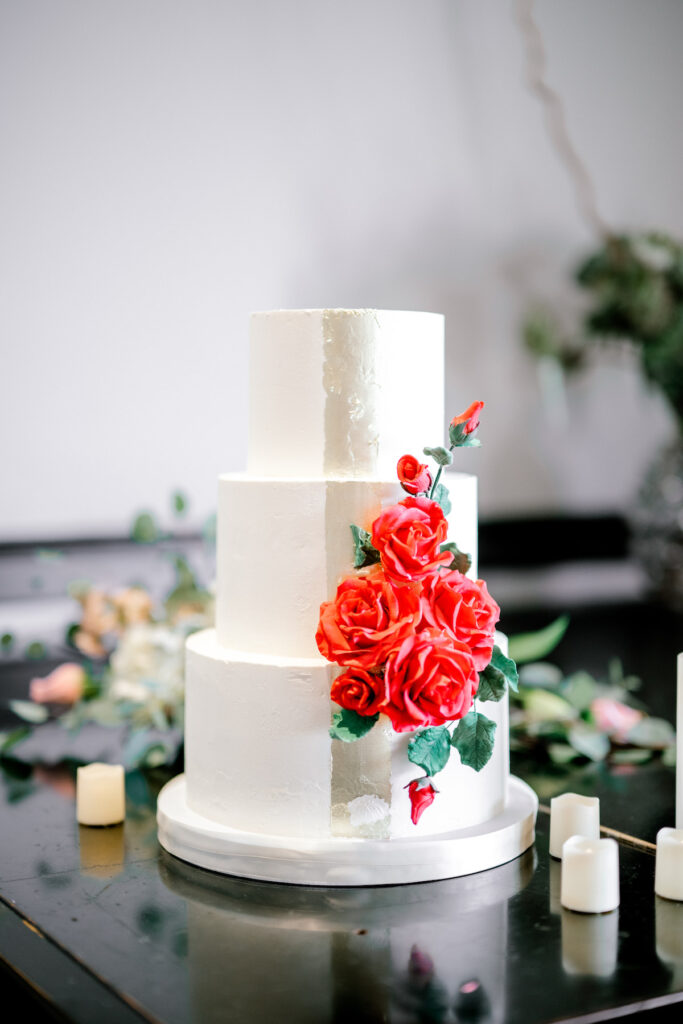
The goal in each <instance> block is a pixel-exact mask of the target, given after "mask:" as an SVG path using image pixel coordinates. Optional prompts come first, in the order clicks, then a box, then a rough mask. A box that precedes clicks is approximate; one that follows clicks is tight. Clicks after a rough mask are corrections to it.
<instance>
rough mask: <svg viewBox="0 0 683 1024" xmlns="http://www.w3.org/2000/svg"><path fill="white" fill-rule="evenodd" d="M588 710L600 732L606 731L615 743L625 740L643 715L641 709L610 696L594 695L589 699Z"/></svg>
mask: <svg viewBox="0 0 683 1024" xmlns="http://www.w3.org/2000/svg"><path fill="white" fill-rule="evenodd" d="M590 712H591V715H592V716H593V721H594V722H595V724H596V726H597V727H598V729H599V730H600V732H605V733H607V735H608V736H611V737H612V738H613V739H614V740H616V741H617V743H624V742H626V738H627V734H628V733H629V731H630V730H631V729H632V728H633V726H634V725H637V724H638V722H639V721H640V720H641V718H642V717H643V713H642V711H638V710H637V709H636V708H630V707H629V706H628V704H622V702H621V701H619V700H613V699H612V698H611V697H596V698H595V700H593V701H591V706H590Z"/></svg>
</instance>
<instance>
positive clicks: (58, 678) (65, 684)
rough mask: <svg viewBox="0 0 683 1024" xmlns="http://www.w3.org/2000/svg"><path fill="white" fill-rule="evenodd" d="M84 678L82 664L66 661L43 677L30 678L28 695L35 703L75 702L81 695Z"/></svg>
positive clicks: (83, 687)
mask: <svg viewBox="0 0 683 1024" xmlns="http://www.w3.org/2000/svg"><path fill="white" fill-rule="evenodd" d="M85 679H86V675H85V669H84V668H83V666H82V665H77V664H76V662H73V661H67V662H65V664H64V665H59V666H58V667H57V668H56V669H54V670H53V671H52V672H50V674H49V675H48V676H45V677H44V678H43V679H38V678H36V679H32V680H31V682H30V684H29V696H30V697H31V700H33V701H35V702H36V704H52V703H55V704H75V703H76V701H77V700H80V698H81V697H82V696H83V691H84V689H85Z"/></svg>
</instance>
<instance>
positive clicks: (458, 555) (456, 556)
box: [441, 541, 472, 576]
mask: <svg viewBox="0 0 683 1024" xmlns="http://www.w3.org/2000/svg"><path fill="white" fill-rule="evenodd" d="M441 550H442V551H450V552H451V554H452V555H453V561H452V562H451V564H450V565H449V566H448V568H449V569H457V570H458V572H461V573H462V574H463V576H464V575H465V574H466V573H468V572H469V571H470V569H471V568H472V559H471V558H470V556H469V555H467V554H465V552H464V551H461V550H460V548H459V547H458V545H457V544H453V543H452V542H451V541H449V542H448V544H442V545H441Z"/></svg>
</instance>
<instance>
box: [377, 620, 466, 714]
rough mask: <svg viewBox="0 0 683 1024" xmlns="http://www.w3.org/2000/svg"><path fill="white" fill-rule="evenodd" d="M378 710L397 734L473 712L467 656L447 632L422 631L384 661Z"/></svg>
mask: <svg viewBox="0 0 683 1024" xmlns="http://www.w3.org/2000/svg"><path fill="white" fill-rule="evenodd" d="M385 680H386V693H387V698H388V703H387V705H386V706H385V707H384V708H383V711H384V713H385V714H386V715H388V716H389V718H390V719H391V724H392V725H393V727H394V729H395V731H396V732H411V731H412V730H414V729H417V728H419V727H420V726H425V725H443V724H444V723H445V722H451V721H453V720H454V719H456V718H462V717H463V716H464V715H466V714H467V712H468V711H469V710H470V708H471V707H472V700H473V698H474V694H475V693H476V690H477V686H478V685H479V676H478V675H477V671H476V669H475V667H474V659H473V657H472V652H471V651H470V649H469V647H468V646H467V644H464V643H462V642H461V641H459V640H455V639H454V638H453V637H452V636H449V635H448V634H447V633H442V632H439V631H438V630H435V629H424V630H422V631H421V632H419V633H417V634H413V635H412V636H409V637H408V638H407V639H406V640H404V641H403V643H402V644H401V646H400V647H399V649H398V650H397V651H394V652H393V654H391V655H390V656H389V660H388V661H387V666H386V669H385Z"/></svg>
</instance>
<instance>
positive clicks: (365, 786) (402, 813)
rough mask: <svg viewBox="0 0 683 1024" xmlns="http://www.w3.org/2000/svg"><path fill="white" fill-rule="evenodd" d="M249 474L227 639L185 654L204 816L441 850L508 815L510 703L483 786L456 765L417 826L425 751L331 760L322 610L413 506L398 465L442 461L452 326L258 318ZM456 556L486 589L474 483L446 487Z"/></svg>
mask: <svg viewBox="0 0 683 1024" xmlns="http://www.w3.org/2000/svg"><path fill="white" fill-rule="evenodd" d="M250 388H251V394H250V398H251V413H250V438H249V460H248V465H249V469H248V472H247V473H244V474H228V475H225V476H222V477H221V478H220V480H219V495H218V551H217V560H218V564H217V608H216V630H215V631H214V630H205V631H203V632H201V633H197V634H194V635H193V636H191V637H190V639H189V640H188V643H187V666H186V726H185V738H186V780H187V794H188V803H189V805H190V807H191V809H192V810H194V811H196V812H197V813H199V814H202V815H204V816H205V817H207V818H209V819H211V820H213V821H215V822H219V823H221V824H223V825H227V826H230V827H231V828H235V829H241V830H244V831H248V832H260V833H263V834H266V835H278V836H290V837H302V838H311V839H316V838H324V837H330V836H340V837H349V838H350V839H351V838H360V839H363V838H365V839H389V838H391V837H397V838H398V837H405V836H420V835H426V836H428V835H438V834H440V833H443V832H449V831H452V830H453V829H461V828H468V827H472V826H475V825H478V824H479V823H481V822H484V821H487V820H488V819H490V818H492V817H493V816H495V815H496V814H498V813H499V812H500V811H501V810H502V809H503V807H504V806H505V799H506V788H507V778H508V771H509V769H508V717H507V716H508V708H507V700H504V701H501V702H500V703H499V704H486V705H484V706H483V707H482V709H481V710H482V711H483V712H484V713H485V714H487V715H488V716H489V717H491V718H493V719H494V720H495V721H496V723H497V739H496V748H495V753H494V755H493V757H492V759H491V761H490V762H489V764H488V765H487V766H486V768H484V770H483V771H482V772H480V773H479V774H477V773H475V772H474V771H472V770H471V769H469V768H466V767H464V766H463V765H462V764H461V763H460V759H459V757H458V755H457V752H455V751H454V752H453V754H452V755H451V758H450V761H449V763H448V765H447V767H446V769H445V770H444V771H443V772H441V773H439V775H438V777H437V780H436V782H437V786H438V789H439V791H440V792H439V795H438V797H437V799H436V800H435V801H434V803H433V804H432V805H431V807H430V808H429V809H428V810H427V811H426V812H425V813H424V814H423V816H422V817H421V819H420V822H419V823H418V825H417V826H415V825H413V824H412V822H411V820H410V800H409V797H408V793H407V790H406V788H405V787H406V786H407V784H408V783H409V782H410V781H411V780H412V779H414V778H417V777H418V776H419V775H420V769H418V768H416V766H415V765H413V764H411V763H410V762H409V761H408V758H407V746H408V742H409V740H410V735H405V734H403V735H400V734H396V733H394V731H393V730H392V728H391V726H390V723H389V722H388V720H387V719H386V718H384V716H382V717H381V718H380V721H379V722H378V724H377V725H376V726H375V727H374V729H372V730H371V732H370V733H369V734H368V735H367V736H366V737H364V738H363V739H362V740H360V741H357V742H356V743H349V744H346V743H341V742H333V741H332V740H331V738H330V735H329V728H330V724H331V719H332V715H333V713H334V712H335V711H336V710H338V708H337V706H336V705H335V704H333V703H332V702H331V700H330V687H331V684H332V681H333V679H334V677H335V675H336V674H337V672H338V671H339V669H338V668H337V666H335V665H332V664H330V663H328V662H327V661H326V660H325V659H324V658H322V657H321V656H320V654H319V653H318V650H317V646H316V642H315V632H316V627H317V624H318V618H319V613H320V605H321V603H322V602H323V601H328V600H331V599H332V598H333V597H334V594H335V590H336V587H337V585H338V583H339V582H340V580H341V578H342V577H344V576H347V575H349V574H350V573H351V572H352V567H353V542H352V536H351V531H350V529H349V527H350V525H351V524H352V523H354V524H356V525H357V526H360V527H363V528H365V529H368V530H369V529H370V527H371V525H372V522H373V520H374V519H375V518H376V516H377V515H378V514H379V512H380V510H381V509H382V508H383V507H386V506H387V505H390V504H393V503H394V502H396V501H400V500H401V499H402V498H403V497H404V496H405V492H403V491H402V490H401V488H400V486H399V484H398V482H397V479H396V463H397V460H398V458H399V457H400V456H401V455H404V454H413V455H417V456H420V453H421V449H422V447H423V446H424V445H438V444H440V443H442V440H443V438H442V433H443V403H442V395H443V318H442V317H441V316H438V315H435V314H431V313H395V312H385V311H379V310H294V311H279V312H274V313H259V314H255V315H254V316H253V318H252V325H251V384H250ZM443 479H444V482H445V483H446V485H447V486H448V488H449V491H450V497H451V502H452V511H451V513H450V515H449V540H451V541H455V542H456V543H457V545H458V547H459V548H460V549H461V550H462V551H466V552H468V553H469V554H470V555H471V556H472V560H473V565H472V569H471V572H470V575H471V576H473V577H476V574H477V481H476V477H474V476H471V475H468V474H464V473H457V472H452V471H447V472H446V473H445V474H444V477H443Z"/></svg>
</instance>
